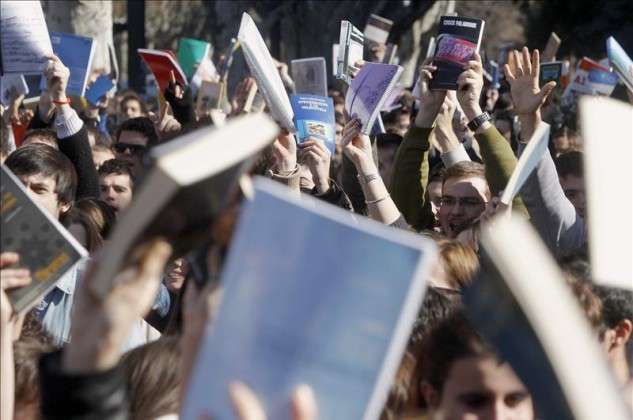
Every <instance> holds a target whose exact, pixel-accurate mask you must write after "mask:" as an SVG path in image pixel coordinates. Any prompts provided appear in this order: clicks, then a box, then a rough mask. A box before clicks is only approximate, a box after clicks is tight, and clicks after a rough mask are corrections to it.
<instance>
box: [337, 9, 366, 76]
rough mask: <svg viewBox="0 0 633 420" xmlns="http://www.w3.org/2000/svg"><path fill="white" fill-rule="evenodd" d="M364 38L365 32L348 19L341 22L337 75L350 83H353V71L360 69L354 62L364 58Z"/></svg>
mask: <svg viewBox="0 0 633 420" xmlns="http://www.w3.org/2000/svg"><path fill="white" fill-rule="evenodd" d="M364 40H365V37H364V35H363V33H362V32H361V31H359V30H358V29H357V28H356V27H355V26H354V25H352V24H351V23H349V22H348V21H346V20H344V21H342V22H341V33H340V37H339V44H338V58H337V60H336V62H337V70H336V77H337V78H338V79H341V80H343V81H344V82H345V83H347V84H348V85H349V84H350V83H352V73H353V72H356V71H358V67H356V66H355V65H354V63H356V62H357V61H359V60H362V59H363V48H364V47H363V43H364V42H365V41H364Z"/></svg>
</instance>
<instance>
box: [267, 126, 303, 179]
mask: <svg viewBox="0 0 633 420" xmlns="http://www.w3.org/2000/svg"><path fill="white" fill-rule="evenodd" d="M270 149H271V151H272V153H273V157H274V158H275V166H276V170H275V173H277V174H280V175H283V174H289V173H291V172H293V171H294V170H295V169H296V166H297V142H296V140H295V136H294V135H293V134H291V133H289V132H288V131H287V130H283V129H282V131H281V134H279V136H278V137H277V138H276V139H275V141H274V142H273V144H272V145H271V146H270Z"/></svg>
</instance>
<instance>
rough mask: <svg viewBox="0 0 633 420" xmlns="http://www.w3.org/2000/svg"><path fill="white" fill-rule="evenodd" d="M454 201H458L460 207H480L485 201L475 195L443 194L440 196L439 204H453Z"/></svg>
mask: <svg viewBox="0 0 633 420" xmlns="http://www.w3.org/2000/svg"><path fill="white" fill-rule="evenodd" d="M455 203H459V204H460V205H461V206H462V207H470V208H472V207H481V206H483V205H485V204H486V203H485V202H484V201H482V200H481V199H479V198H475V197H464V198H455V197H450V196H444V197H442V198H440V205H442V206H454V205H455Z"/></svg>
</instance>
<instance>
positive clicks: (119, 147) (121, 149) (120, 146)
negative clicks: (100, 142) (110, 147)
mask: <svg viewBox="0 0 633 420" xmlns="http://www.w3.org/2000/svg"><path fill="white" fill-rule="evenodd" d="M145 149H147V147H146V146H143V145H142V144H129V143H117V144H115V145H114V150H116V151H117V152H118V153H125V151H126V150H129V151H130V153H132V154H133V155H136V154H138V153H141V152H143V151H144V150H145Z"/></svg>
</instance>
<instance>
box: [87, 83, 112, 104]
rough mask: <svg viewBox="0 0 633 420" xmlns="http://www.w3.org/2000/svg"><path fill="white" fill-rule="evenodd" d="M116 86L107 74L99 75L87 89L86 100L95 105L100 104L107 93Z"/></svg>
mask: <svg viewBox="0 0 633 420" xmlns="http://www.w3.org/2000/svg"><path fill="white" fill-rule="evenodd" d="M113 87H114V82H112V80H110V78H109V77H107V76H99V77H98V78H97V80H95V82H94V83H93V84H91V85H90V87H89V88H88V90H87V91H86V100H87V101H88V102H90V103H91V104H92V105H93V106H99V102H101V100H103V98H104V97H105V95H106V93H108V92H110V90H112V88H113Z"/></svg>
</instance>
